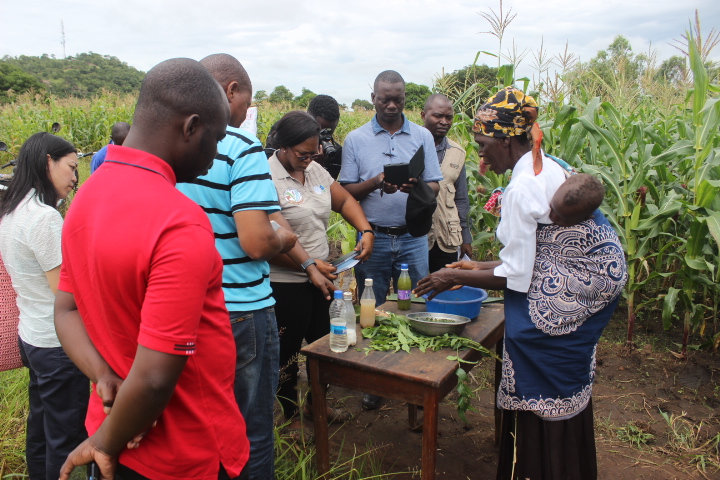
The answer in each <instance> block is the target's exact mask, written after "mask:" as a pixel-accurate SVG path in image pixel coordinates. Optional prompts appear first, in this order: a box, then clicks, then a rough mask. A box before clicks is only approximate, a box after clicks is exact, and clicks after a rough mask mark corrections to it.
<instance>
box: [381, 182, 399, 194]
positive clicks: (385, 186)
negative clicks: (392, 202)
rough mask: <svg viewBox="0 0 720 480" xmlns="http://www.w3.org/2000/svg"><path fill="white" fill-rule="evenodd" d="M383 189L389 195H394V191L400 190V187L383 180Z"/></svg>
mask: <svg viewBox="0 0 720 480" xmlns="http://www.w3.org/2000/svg"><path fill="white" fill-rule="evenodd" d="M382 191H383V192H385V193H387V194H388V195H392V194H393V193H395V192H397V191H398V187H397V185H393V184H392V183H387V182H383V184H382Z"/></svg>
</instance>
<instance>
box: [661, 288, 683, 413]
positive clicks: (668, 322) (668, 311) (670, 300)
mask: <svg viewBox="0 0 720 480" xmlns="http://www.w3.org/2000/svg"><path fill="white" fill-rule="evenodd" d="M679 294H680V289H678V288H673V287H670V288H668V293H667V295H665V298H664V299H663V310H662V321H663V327H664V328H665V330H670V327H672V317H673V312H675V305H676V304H677V301H678V295H679ZM661 413H662V412H661Z"/></svg>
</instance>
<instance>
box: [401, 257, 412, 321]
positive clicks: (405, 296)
mask: <svg viewBox="0 0 720 480" xmlns="http://www.w3.org/2000/svg"><path fill="white" fill-rule="evenodd" d="M397 288H398V292H397V294H398V295H397V306H398V310H410V303H412V302H411V300H410V290H412V282H411V281H410V274H409V273H408V265H407V263H401V264H400V278H398V284H397Z"/></svg>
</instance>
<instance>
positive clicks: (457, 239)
mask: <svg viewBox="0 0 720 480" xmlns="http://www.w3.org/2000/svg"><path fill="white" fill-rule="evenodd" d="M421 115H422V119H423V121H424V122H425V128H427V129H428V130H430V133H432V136H433V138H434V139H435V149H436V151H437V156H438V160H439V161H440V170H441V171H442V175H443V180H442V181H441V182H440V192H439V193H438V196H437V209H436V210H435V214H434V215H433V228H432V230H430V233H428V248H429V250H430V251H429V263H430V265H429V267H430V272H431V273H432V272H435V271H437V270H440V269H441V268H443V267H444V266H445V265H446V264H448V263H452V262H455V261H456V260H457V259H458V247H459V248H460V255H461V256H462V255H467V256H468V257H472V246H471V245H470V244H471V243H472V235H471V234H470V229H469V228H468V224H467V217H468V213H469V212H470V202H469V200H468V186H467V174H466V172H465V150H463V149H462V148H461V147H460V145H458V144H457V143H455V142H453V141H452V140H450V139H449V138H447V133H448V131H449V130H450V127H451V126H452V122H453V106H452V103H451V102H450V100H448V98H447V97H446V96H445V95H442V94H439V93H436V94H434V95H430V96H429V97H428V99H427V101H426V102H425V108H423V111H422V113H421Z"/></svg>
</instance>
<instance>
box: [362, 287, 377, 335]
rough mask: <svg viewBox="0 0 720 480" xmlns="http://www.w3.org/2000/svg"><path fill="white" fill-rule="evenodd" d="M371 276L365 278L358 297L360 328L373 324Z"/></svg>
mask: <svg viewBox="0 0 720 480" xmlns="http://www.w3.org/2000/svg"><path fill="white" fill-rule="evenodd" d="M372 287H373V281H372V278H366V279H365V289H364V290H363V294H362V297H361V298H360V326H361V327H362V328H368V327H374V326H375V293H373V288H372Z"/></svg>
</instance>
